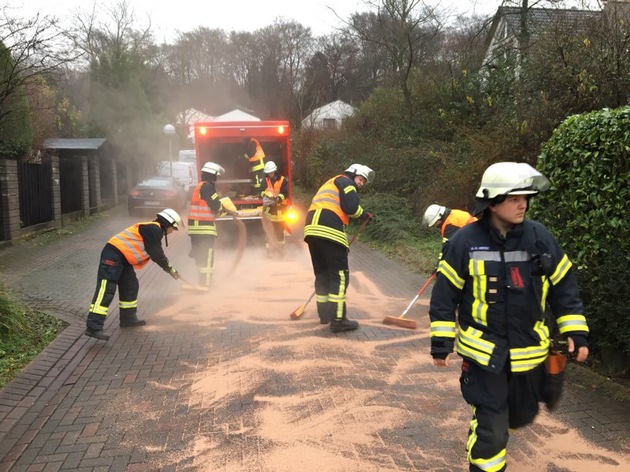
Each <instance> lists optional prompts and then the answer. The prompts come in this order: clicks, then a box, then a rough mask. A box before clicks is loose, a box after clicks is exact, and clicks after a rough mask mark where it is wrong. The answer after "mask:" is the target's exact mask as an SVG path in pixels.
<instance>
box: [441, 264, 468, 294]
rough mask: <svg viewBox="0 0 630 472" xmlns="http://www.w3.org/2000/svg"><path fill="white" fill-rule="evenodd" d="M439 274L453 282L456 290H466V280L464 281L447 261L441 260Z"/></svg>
mask: <svg viewBox="0 0 630 472" xmlns="http://www.w3.org/2000/svg"><path fill="white" fill-rule="evenodd" d="M438 272H439V273H441V274H442V275H444V277H446V278H447V279H448V280H449V282H451V283H452V284H453V285H454V286H455V288H457V289H458V290H461V289H463V288H464V279H462V278H461V277H460V276H459V275H458V274H457V271H456V270H455V269H453V267H451V266H450V265H449V264H448V262H446V261H445V260H441V261H440V263H439V264H438Z"/></svg>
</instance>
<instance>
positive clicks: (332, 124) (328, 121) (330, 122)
mask: <svg viewBox="0 0 630 472" xmlns="http://www.w3.org/2000/svg"><path fill="white" fill-rule="evenodd" d="M336 127H337V120H335V119H334V118H324V128H326V129H335V128H336Z"/></svg>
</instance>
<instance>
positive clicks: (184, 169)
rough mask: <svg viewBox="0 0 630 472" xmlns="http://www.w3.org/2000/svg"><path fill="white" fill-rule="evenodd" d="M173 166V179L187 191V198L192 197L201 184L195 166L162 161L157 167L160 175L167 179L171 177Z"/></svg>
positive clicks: (189, 163)
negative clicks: (196, 187)
mask: <svg viewBox="0 0 630 472" xmlns="http://www.w3.org/2000/svg"><path fill="white" fill-rule="evenodd" d="M171 166H173V173H172V175H173V177H175V178H176V179H177V180H178V181H179V183H181V184H182V186H183V187H184V189H185V190H186V195H187V197H189V198H190V197H192V193H193V190H195V186H196V185H197V184H198V183H199V178H198V177H197V168H196V167H195V164H194V163H192V162H181V161H173V162H170V161H160V162H158V167H157V173H158V175H163V176H165V177H169V176H171Z"/></svg>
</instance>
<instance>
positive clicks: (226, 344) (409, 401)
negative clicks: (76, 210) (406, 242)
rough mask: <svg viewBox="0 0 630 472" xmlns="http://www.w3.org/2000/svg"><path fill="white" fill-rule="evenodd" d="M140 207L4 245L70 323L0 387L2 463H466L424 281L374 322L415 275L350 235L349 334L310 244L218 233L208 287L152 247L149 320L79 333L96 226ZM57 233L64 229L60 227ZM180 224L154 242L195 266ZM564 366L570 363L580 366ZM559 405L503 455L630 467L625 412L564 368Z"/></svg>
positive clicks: (93, 264)
mask: <svg viewBox="0 0 630 472" xmlns="http://www.w3.org/2000/svg"><path fill="white" fill-rule="evenodd" d="M135 221H136V220H132V219H130V218H129V217H128V216H126V214H125V213H124V211H123V209H121V208H118V209H115V210H112V211H111V212H108V213H106V214H104V215H103V216H99V217H98V218H95V221H94V222H93V223H92V224H90V225H89V226H88V227H87V228H85V230H83V231H81V232H77V233H73V234H65V235H64V236H63V237H61V238H59V239H58V240H56V241H53V242H50V243H49V244H41V240H40V238H35V239H33V240H31V241H28V242H26V243H24V244H21V245H19V246H14V247H10V248H7V249H4V250H2V251H0V271H1V272H2V274H3V275H2V279H3V283H4V285H5V286H7V287H10V288H11V289H12V290H14V291H15V292H17V293H18V294H20V295H21V296H22V297H23V298H24V299H26V300H27V301H28V302H29V303H30V304H31V306H33V307H35V308H36V309H38V310H41V311H45V312H48V313H51V314H54V315H56V316H59V317H61V318H63V319H64V320H66V321H67V322H68V323H69V327H68V328H67V329H66V330H65V331H64V332H63V333H62V334H61V335H60V336H59V338H58V339H57V340H56V341H55V342H54V343H53V344H51V346H49V348H48V349H47V350H46V351H44V353H42V355H41V356H40V357H38V359H37V360H36V361H34V362H33V363H32V364H31V365H29V366H28V367H27V368H26V369H25V370H24V372H23V374H22V375H21V376H20V377H19V378H17V379H16V380H14V381H13V382H12V383H11V384H9V385H8V386H7V387H5V389H3V390H2V391H0V420H1V422H0V471H8V470H11V471H44V470H45V471H49V470H80V471H106V470H107V471H123V470H124V471H157V470H161V471H175V470H178V471H179V470H190V471H192V470H200V471H261V472H262V471H273V472H281V471H298V470H299V471H302V472H308V471H313V472H322V471H362V472H366V471H442V472H447V471H465V470H468V468H467V464H466V457H465V456H466V454H465V441H466V434H467V429H468V423H469V420H470V410H469V407H468V406H467V405H466V404H465V403H464V401H463V400H462V398H461V395H460V393H459V384H458V370H459V368H460V362H459V361H455V362H452V363H451V365H450V366H449V367H448V368H446V369H436V368H435V367H434V366H433V365H432V363H431V359H430V356H429V354H428V351H429V339H428V336H429V331H428V327H429V324H428V317H427V304H428V300H427V299H428V297H429V294H428V292H429V291H427V293H426V294H425V296H423V298H421V299H420V301H419V302H418V303H417V304H416V306H415V307H414V308H413V309H412V310H411V311H410V313H409V316H410V318H412V319H414V320H416V321H417V322H418V329H417V330H406V329H403V328H395V327H391V326H386V325H383V324H382V319H383V317H384V316H386V315H398V314H400V313H401V312H402V310H403V309H404V308H405V307H406V306H407V303H408V302H409V300H411V298H413V296H414V295H415V293H416V291H417V289H418V287H420V285H421V284H422V283H423V282H424V280H423V279H422V278H420V277H419V276H417V275H414V274H412V273H411V272H409V271H407V270H406V269H404V268H403V267H401V266H399V265H398V264H396V263H394V262H392V261H390V260H388V259H386V258H385V257H383V256H382V255H380V254H378V253H376V252H374V251H372V250H370V249H368V248H367V247H366V246H364V245H362V244H361V243H360V238H359V241H358V242H357V243H356V244H355V245H353V247H352V250H351V257H350V264H351V280H350V289H349V292H348V306H349V317H350V318H352V319H357V320H359V322H360V323H361V327H360V329H359V330H357V331H354V332H350V333H339V334H333V333H330V332H329V331H328V330H327V328H326V327H322V326H321V325H320V324H319V321H318V318H317V314H316V312H315V307H314V303H313V304H312V305H309V307H307V309H306V311H305V313H304V315H303V316H302V318H301V319H299V320H296V321H295V320H291V319H290V318H289V314H290V313H291V311H292V310H294V309H295V308H297V307H298V306H299V305H301V304H302V303H304V301H305V300H306V298H307V297H308V295H309V294H310V293H311V291H312V282H313V275H312V270H311V266H310V261H309V258H308V251H307V249H306V247H305V245H304V244H303V243H302V242H301V241H300V239H299V238H298V237H294V238H292V240H291V244H289V247H288V250H287V254H286V256H285V257H284V258H283V259H277V260H272V259H268V258H267V257H266V255H265V252H264V249H263V247H262V246H261V245H260V244H249V245H248V246H247V248H246V250H245V253H244V255H243V258H242V260H241V263H240V265H239V266H238V267H237V268H236V270H234V272H233V273H232V274H231V276H229V277H228V276H227V274H228V272H229V269H230V267H231V265H232V262H233V260H234V258H235V257H236V254H235V252H234V251H233V250H232V249H231V248H229V247H226V246H228V245H229V243H230V238H225V237H222V241H223V243H222V244H221V246H222V247H221V249H222V250H219V251H217V256H216V270H215V278H214V281H213V286H212V289H211V290H210V291H209V292H207V293H205V292H204V293H199V292H192V291H187V290H184V289H183V288H182V284H181V283H180V282H178V281H175V280H173V279H171V278H170V277H168V276H167V275H166V274H165V273H164V272H162V271H161V270H160V269H159V268H158V267H157V266H156V265H155V264H152V265H150V266H149V267H148V268H146V269H143V270H142V271H140V272H139V278H140V284H141V289H140V297H139V315H140V317H142V318H145V319H146V320H147V321H148V324H147V325H146V326H145V327H141V328H127V329H122V330H121V329H120V328H119V327H118V319H117V305H113V306H112V308H111V310H110V316H108V319H107V323H106V330H107V331H109V332H110V333H111V334H112V338H111V339H110V340H109V341H108V342H106V343H104V342H101V341H97V340H94V339H92V338H87V337H86V336H83V334H82V332H83V329H84V322H85V321H84V320H85V316H86V314H87V308H88V306H89V304H90V300H91V297H92V293H93V290H94V285H95V280H96V268H97V262H98V256H99V253H100V250H101V248H102V246H103V244H104V243H105V241H106V240H107V239H108V238H109V237H110V236H111V235H112V234H114V233H116V232H118V231H120V230H121V229H123V228H124V227H126V226H127V225H129V224H132V223H134V222H135ZM66 232H67V231H66ZM189 245H190V243H189V240H188V237H187V236H186V234H185V233H183V234H174V235H173V237H170V238H169V246H168V248H166V254H167V255H168V256H169V258H170V259H171V261H172V262H173V265H174V266H175V267H176V268H177V269H178V270H180V272H181V273H182V274H183V275H184V277H186V278H189V279H193V280H194V277H195V276H194V267H193V264H192V260H191V259H189V258H188V257H187V253H188V250H189V247H190V246H189ZM579 372H580V370H579V369H577V370H572V371H571V375H573V376H575V375H579ZM573 380H574V379H573V378H572V377H571V376H569V379H568V382H567V389H566V392H565V395H564V398H563V400H562V403H561V406H560V407H559V409H558V411H556V412H554V413H553V414H550V413H548V412H546V411H544V409H543V411H542V412H541V414H540V415H539V417H538V419H537V421H536V423H535V424H534V425H532V426H530V427H528V428H525V429H523V430H520V431H518V432H516V433H515V434H513V435H512V436H511V438H510V443H509V445H508V464H509V470H511V471H522V472H524V471H548V472H567V471H575V472H581V471H588V472H594V471H598V472H600V471H626V470H630V441H629V438H630V434H629V433H630V411H629V410H628V408H627V405H622V404H618V403H616V402H614V401H612V400H610V399H608V398H605V397H603V396H602V395H601V393H600V392H599V391H594V390H591V389H588V388H585V387H583V386H580V385H578V384H576V383H575V382H573Z"/></svg>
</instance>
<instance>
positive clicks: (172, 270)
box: [168, 267, 180, 280]
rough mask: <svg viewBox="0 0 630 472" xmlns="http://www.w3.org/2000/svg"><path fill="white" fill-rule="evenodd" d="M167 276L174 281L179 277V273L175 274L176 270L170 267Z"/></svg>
mask: <svg viewBox="0 0 630 472" xmlns="http://www.w3.org/2000/svg"><path fill="white" fill-rule="evenodd" d="M168 275H170V276H171V277H173V278H174V279H175V280H177V279H179V277H180V275H179V272H177V270H176V269H175V268H174V267H171V268H170V269H169V271H168Z"/></svg>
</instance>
